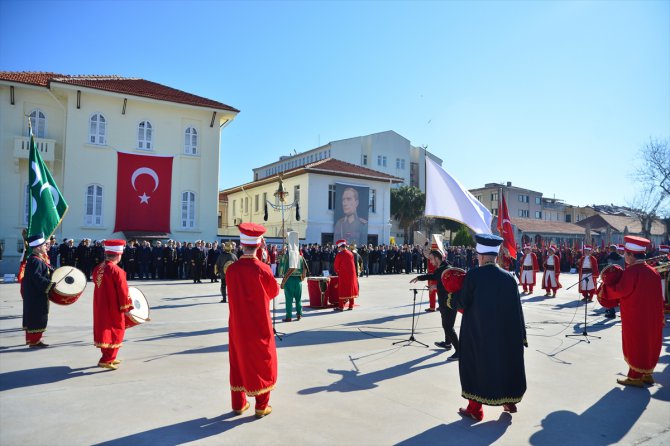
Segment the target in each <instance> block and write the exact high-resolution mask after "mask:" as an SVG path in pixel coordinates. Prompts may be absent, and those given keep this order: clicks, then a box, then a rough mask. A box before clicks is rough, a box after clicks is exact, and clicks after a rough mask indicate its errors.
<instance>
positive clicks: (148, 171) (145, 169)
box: [130, 167, 159, 204]
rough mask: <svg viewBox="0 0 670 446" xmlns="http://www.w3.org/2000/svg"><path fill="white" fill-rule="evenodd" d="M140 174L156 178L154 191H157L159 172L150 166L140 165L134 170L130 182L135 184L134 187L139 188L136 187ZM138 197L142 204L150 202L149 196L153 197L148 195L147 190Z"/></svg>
mask: <svg viewBox="0 0 670 446" xmlns="http://www.w3.org/2000/svg"><path fill="white" fill-rule="evenodd" d="M140 175H149V176H150V177H151V178H152V179H153V180H154V190H153V191H152V192H155V191H156V189H158V183H159V181H158V174H157V173H156V171H155V170H153V169H150V168H148V167H140V168H138V169H136V170H135V172H133V175H132V176H131V177H130V184H131V185H132V186H133V189H135V190H137V187H135V180H137V178H138V177H139V176H140ZM137 197H138V198H139V199H140V204H142V203H145V204H149V198H151V195H147V193H146V192H142V195H138V196H137Z"/></svg>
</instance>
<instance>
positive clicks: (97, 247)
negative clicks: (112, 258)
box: [91, 240, 105, 265]
mask: <svg viewBox="0 0 670 446" xmlns="http://www.w3.org/2000/svg"><path fill="white" fill-rule="evenodd" d="M103 241H104V240H96V241H95V242H94V243H93V247H92V248H91V258H92V259H93V265H97V264H99V263H100V262H102V261H104V260H105V248H103V246H102V242H103Z"/></svg>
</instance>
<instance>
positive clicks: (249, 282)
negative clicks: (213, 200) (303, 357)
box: [226, 255, 279, 396]
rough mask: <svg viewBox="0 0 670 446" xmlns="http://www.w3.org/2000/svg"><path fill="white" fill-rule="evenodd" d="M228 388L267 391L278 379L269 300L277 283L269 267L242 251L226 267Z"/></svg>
mask: <svg viewBox="0 0 670 446" xmlns="http://www.w3.org/2000/svg"><path fill="white" fill-rule="evenodd" d="M226 285H227V286H228V308H229V310H230V317H229V319H228V343H229V345H228V357H229V362H230V389H231V390H232V391H236V392H245V393H246V394H247V395H249V396H256V395H260V394H263V393H267V392H269V391H271V390H272V389H274V387H275V384H276V383H277V350H276V347H275V337H274V333H273V332H272V321H271V319H270V300H271V299H274V298H275V297H277V295H278V294H279V285H278V284H277V280H276V279H275V278H274V275H273V274H272V269H270V267H269V266H268V265H267V264H265V263H263V262H261V261H260V260H258V259H257V258H256V257H254V256H250V255H243V256H242V257H241V258H240V259H239V260H238V261H237V262H235V263H233V264H231V265H230V266H229V267H228V269H227V270H226Z"/></svg>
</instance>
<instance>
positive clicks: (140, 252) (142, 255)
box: [137, 240, 151, 280]
mask: <svg viewBox="0 0 670 446" xmlns="http://www.w3.org/2000/svg"><path fill="white" fill-rule="evenodd" d="M137 265H138V266H139V270H140V271H139V276H140V280H147V279H150V278H151V275H150V271H151V245H150V244H149V242H148V241H146V240H144V241H143V242H142V245H141V246H140V247H139V248H138V249H137Z"/></svg>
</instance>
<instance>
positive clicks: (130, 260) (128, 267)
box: [121, 241, 137, 280]
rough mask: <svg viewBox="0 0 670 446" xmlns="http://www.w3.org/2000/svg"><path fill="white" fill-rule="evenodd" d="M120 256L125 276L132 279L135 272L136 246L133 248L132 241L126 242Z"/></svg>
mask: <svg viewBox="0 0 670 446" xmlns="http://www.w3.org/2000/svg"><path fill="white" fill-rule="evenodd" d="M121 258H122V259H123V270H124V271H125V272H126V278H127V279H128V280H133V279H134V278H135V275H136V273H137V248H135V242H134V241H131V242H130V243H128V246H127V247H126V249H125V250H124V251H123V255H122V256H121Z"/></svg>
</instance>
